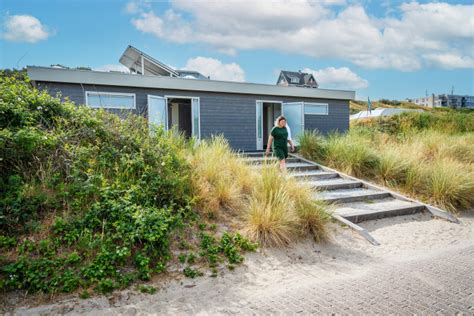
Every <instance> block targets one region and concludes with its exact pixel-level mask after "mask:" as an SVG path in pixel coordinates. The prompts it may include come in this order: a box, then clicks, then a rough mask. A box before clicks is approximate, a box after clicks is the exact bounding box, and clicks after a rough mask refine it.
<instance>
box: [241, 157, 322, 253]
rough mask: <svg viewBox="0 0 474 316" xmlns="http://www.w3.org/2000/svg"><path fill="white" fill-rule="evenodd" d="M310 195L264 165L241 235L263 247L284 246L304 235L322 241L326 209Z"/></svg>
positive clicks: (291, 180) (251, 198) (301, 185)
mask: <svg viewBox="0 0 474 316" xmlns="http://www.w3.org/2000/svg"><path fill="white" fill-rule="evenodd" d="M313 195H314V192H313V191H312V190H311V188H309V187H307V186H305V185H304V184H303V183H298V182H297V180H295V179H294V178H290V177H288V176H286V175H284V174H281V173H280V172H279V171H278V169H277V168H276V166H275V165H274V164H267V165H266V166H264V167H263V170H262V173H261V174H260V175H259V176H258V177H257V178H256V184H255V187H254V190H253V192H252V194H251V196H250V200H249V207H248V211H247V213H246V214H245V232H246V233H247V235H248V236H249V237H250V238H251V239H253V240H255V241H258V242H259V243H260V244H262V245H265V246H277V247H281V246H285V245H288V244H289V243H291V242H292V241H294V240H295V239H296V238H297V237H298V236H307V235H308V234H310V235H311V236H312V237H313V238H314V239H315V240H316V241H321V240H324V239H325V238H326V237H327V231H326V229H325V224H326V222H327V221H328V218H329V217H328V215H327V205H326V204H324V203H323V202H322V201H320V200H315V199H314V198H313Z"/></svg>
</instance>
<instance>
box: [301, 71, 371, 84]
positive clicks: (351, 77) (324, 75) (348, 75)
mask: <svg viewBox="0 0 474 316" xmlns="http://www.w3.org/2000/svg"><path fill="white" fill-rule="evenodd" d="M303 72H307V73H311V74H313V76H314V78H315V79H316V81H317V82H318V84H319V87H320V88H333V89H363V88H367V87H368V86H369V82H368V81H367V80H365V79H363V78H361V77H360V76H359V75H357V74H356V73H354V72H353V71H352V70H350V69H349V68H347V67H341V68H334V67H328V68H324V69H320V70H313V69H310V68H305V69H303Z"/></svg>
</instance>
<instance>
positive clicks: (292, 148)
mask: <svg viewBox="0 0 474 316" xmlns="http://www.w3.org/2000/svg"><path fill="white" fill-rule="evenodd" d="M288 144H290V147H291V152H294V151H295V144H293V141H292V140H291V139H288Z"/></svg>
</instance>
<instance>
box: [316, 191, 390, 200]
mask: <svg viewBox="0 0 474 316" xmlns="http://www.w3.org/2000/svg"><path fill="white" fill-rule="evenodd" d="M314 197H315V198H316V199H321V200H324V201H326V202H329V203H347V202H358V201H365V200H375V199H383V198H387V197H390V193H388V192H386V191H380V190H374V189H366V188H356V189H342V190H331V191H322V192H317V193H315V194H314Z"/></svg>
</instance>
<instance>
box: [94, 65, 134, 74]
mask: <svg viewBox="0 0 474 316" xmlns="http://www.w3.org/2000/svg"><path fill="white" fill-rule="evenodd" d="M93 70H96V71H106V72H108V71H120V72H126V73H129V72H130V70H129V69H128V68H127V67H125V66H124V65H118V64H107V65H103V66H100V67H97V68H94V69H93Z"/></svg>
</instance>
